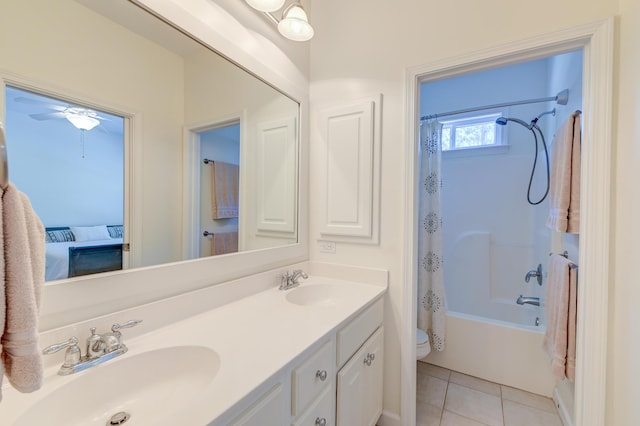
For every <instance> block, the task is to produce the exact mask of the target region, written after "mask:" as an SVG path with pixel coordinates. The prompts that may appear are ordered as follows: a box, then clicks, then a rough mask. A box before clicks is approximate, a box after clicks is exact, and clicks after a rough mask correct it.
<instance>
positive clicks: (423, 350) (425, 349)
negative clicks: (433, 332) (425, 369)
mask: <svg viewBox="0 0 640 426" xmlns="http://www.w3.org/2000/svg"><path fill="white" fill-rule="evenodd" d="M429 352H431V345H430V344H429V336H427V333H425V332H424V331H423V330H420V329H419V328H416V359H422V358H424V357H425V356H427V355H429Z"/></svg>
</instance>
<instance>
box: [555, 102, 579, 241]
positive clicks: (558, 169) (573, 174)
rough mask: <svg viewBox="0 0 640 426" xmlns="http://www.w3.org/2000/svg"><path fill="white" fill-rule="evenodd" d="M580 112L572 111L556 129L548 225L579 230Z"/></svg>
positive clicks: (573, 231) (562, 229) (575, 231)
mask: <svg viewBox="0 0 640 426" xmlns="http://www.w3.org/2000/svg"><path fill="white" fill-rule="evenodd" d="M580 141H581V136H580V115H579V114H578V113H574V114H572V115H571V116H570V117H569V118H568V119H567V120H566V121H565V122H564V124H563V125H562V126H560V128H559V129H558V131H557V132H556V135H555V137H554V138H553V147H552V148H551V186H550V188H549V217H548V218H547V227H549V228H551V229H553V230H554V231H558V232H569V233H572V234H577V233H578V232H579V230H580Z"/></svg>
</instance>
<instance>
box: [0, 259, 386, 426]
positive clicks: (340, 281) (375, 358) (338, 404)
mask: <svg viewBox="0 0 640 426" xmlns="http://www.w3.org/2000/svg"><path fill="white" fill-rule="evenodd" d="M295 267H296V268H299V269H304V270H305V271H308V272H309V277H308V279H302V278H299V281H300V285H298V286H293V288H288V289H284V290H281V289H279V286H278V284H279V277H278V274H280V273H281V272H282V270H277V271H270V272H266V273H261V274H257V275H254V276H251V277H247V278H242V279H239V280H236V281H234V282H232V283H228V284H222V285H216V286H212V287H210V288H206V289H203V290H198V291H195V292H191V293H187V294H183V295H179V296H176V297H173V298H170V299H166V300H162V301H158V302H154V303H151V304H148V305H143V306H140V307H137V308H132V309H129V310H127V311H122V312H118V313H116V314H112V315H108V316H105V317H100V318H96V319H94V320H90V321H86V322H84V323H81V324H74V325H72V326H67V327H62V328H60V329H56V330H51V331H47V332H44V333H42V334H41V338H40V344H41V347H43V348H44V347H45V346H49V345H51V344H55V343H59V342H61V341H65V340H69V338H71V337H77V338H78V340H79V341H80V343H79V347H80V349H81V351H82V352H83V355H84V351H85V339H86V338H87V337H89V336H90V335H91V334H92V333H95V330H92V332H91V333H90V332H89V328H93V327H95V328H96V329H97V333H98V334H99V333H101V332H106V331H108V329H109V327H110V324H112V323H122V324H127V321H128V320H130V319H133V318H135V319H143V320H144V321H143V322H142V323H140V324H138V325H137V326H136V327H135V328H128V329H125V330H122V331H120V333H121V337H120V340H121V343H122V344H126V346H127V347H128V351H127V352H126V353H125V354H123V355H120V356H118V357H116V358H114V359H111V360H108V361H106V362H103V363H100V364H99V365H95V366H92V367H90V368H87V369H86V370H84V371H80V372H77V373H73V374H70V375H64V376H63V375H59V374H58V370H59V369H60V365H61V364H62V363H63V362H64V360H65V355H64V350H60V351H59V352H57V353H55V354H51V355H47V356H46V357H45V362H46V369H45V380H44V386H43V388H42V389H41V390H40V391H38V392H35V393H33V394H19V393H17V392H16V391H14V390H13V389H12V388H11V387H10V386H8V384H7V383H6V381H5V384H4V386H3V389H2V392H3V401H2V403H1V404H2V408H1V409H0V424H7V425H9V424H11V425H16V426H18V425H34V424H58V423H56V421H58V420H55V421H54V420H53V419H60V420H59V421H60V422H62V421H63V422H64V423H60V424H64V425H109V424H130V425H136V424H137V425H150V424H153V425H163V424H166V425H176V424H180V425H207V424H210V425H265V424H273V425H287V424H291V425H296V426H297V425H313V426H315V425H325V426H326V425H333V424H338V425H374V424H375V422H376V421H377V419H378V417H379V415H380V413H381V411H382V371H383V370H382V369H383V358H384V352H383V333H384V331H383V327H382V321H383V298H382V296H383V294H384V293H385V291H386V283H387V273H386V271H378V270H368V269H360V268H349V267H339V266H336V265H326V264H317V263H312V262H305V263H304V264H298V265H295ZM287 269H292V268H291V267H289V268H287ZM283 270H284V268H283ZM363 281H365V282H363ZM85 330H86V331H85ZM107 334H109V333H107ZM63 418H64V420H62V419H63ZM52 421H53V423H52Z"/></svg>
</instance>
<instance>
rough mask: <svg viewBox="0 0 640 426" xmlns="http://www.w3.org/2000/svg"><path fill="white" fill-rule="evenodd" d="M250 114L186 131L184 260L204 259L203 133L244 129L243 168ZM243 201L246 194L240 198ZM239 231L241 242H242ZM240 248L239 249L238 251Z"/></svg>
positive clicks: (211, 122)
mask: <svg viewBox="0 0 640 426" xmlns="http://www.w3.org/2000/svg"><path fill="white" fill-rule="evenodd" d="M245 118H246V113H245V112H244V111H243V112H238V113H233V114H228V115H224V116H221V117H217V118H216V119H214V120H210V121H206V122H200V123H192V124H189V125H185V127H184V143H183V159H184V162H183V167H184V169H183V192H182V193H183V194H184V195H183V200H182V258H183V259H198V258H199V257H200V170H201V164H202V160H203V159H202V158H201V156H200V133H203V132H206V131H209V130H214V129H219V128H221V127H226V126H230V125H236V124H239V125H240V164H242V159H243V158H245V155H246V153H245V147H246V143H243V138H244V137H245V136H244V135H245V134H246V132H245V129H244V128H243V126H244V123H246V119H245ZM240 196H241V197H242V194H240ZM240 232H241V231H240V229H238V242H240V241H242V239H241V234H240ZM239 249H240V247H238V250H239Z"/></svg>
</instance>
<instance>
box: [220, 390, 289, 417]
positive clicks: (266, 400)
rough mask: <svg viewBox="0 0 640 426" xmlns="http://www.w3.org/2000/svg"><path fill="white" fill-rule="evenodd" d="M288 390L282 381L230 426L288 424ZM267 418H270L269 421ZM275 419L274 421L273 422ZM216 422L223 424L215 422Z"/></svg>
mask: <svg viewBox="0 0 640 426" xmlns="http://www.w3.org/2000/svg"><path fill="white" fill-rule="evenodd" d="M287 396H288V392H287V389H286V387H285V386H284V385H283V384H282V383H274V385H273V387H272V388H271V389H269V390H268V391H267V392H265V393H264V394H263V395H261V396H260V397H259V398H258V399H257V400H256V401H255V402H253V403H252V404H251V405H250V406H249V407H248V408H246V409H245V410H244V411H243V412H242V414H240V415H239V416H238V417H236V418H235V419H234V420H233V421H231V422H230V423H229V425H230V426H264V425H265V424H274V425H275V424H286V418H287V411H286V407H287V406H288V401H287ZM267 419H269V420H268V421H267ZM265 421H267V422H266V423H265ZM272 421H273V423H272ZM213 424H214V425H215V424H222V423H218V422H214V423H213Z"/></svg>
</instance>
